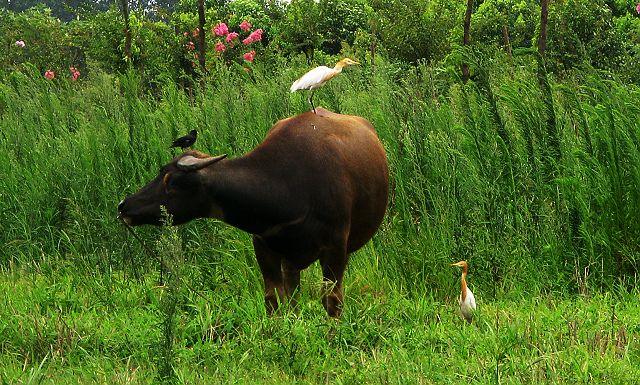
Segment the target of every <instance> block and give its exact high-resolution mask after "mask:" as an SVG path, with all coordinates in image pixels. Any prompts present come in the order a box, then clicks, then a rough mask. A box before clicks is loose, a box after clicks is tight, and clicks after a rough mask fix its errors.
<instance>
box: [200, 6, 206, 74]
mask: <svg viewBox="0 0 640 385" xmlns="http://www.w3.org/2000/svg"><path fill="white" fill-rule="evenodd" d="M204 23H205V20H204V0H198V48H199V49H200V54H199V55H198V61H199V62H200V69H201V70H202V73H206V72H207V68H206V67H205V56H204V55H205V52H206V48H207V47H206V45H205V40H204V37H205V36H204V35H205V32H204Z"/></svg>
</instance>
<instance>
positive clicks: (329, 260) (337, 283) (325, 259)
mask: <svg viewBox="0 0 640 385" xmlns="http://www.w3.org/2000/svg"><path fill="white" fill-rule="evenodd" d="M347 259H348V255H347V252H346V247H345V248H344V249H341V250H338V251H333V252H326V253H325V254H324V255H323V256H322V257H321V258H320V265H321V266H322V276H323V278H324V292H323V294H322V305H324V308H325V309H326V310H327V314H329V316H330V317H333V318H340V313H342V303H343V293H342V279H343V278H344V270H345V268H346V266H347Z"/></svg>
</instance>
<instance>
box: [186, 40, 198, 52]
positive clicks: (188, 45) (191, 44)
mask: <svg viewBox="0 0 640 385" xmlns="http://www.w3.org/2000/svg"><path fill="white" fill-rule="evenodd" d="M184 46H185V48H186V49H188V50H189V51H193V50H194V49H196V45H195V44H193V42H192V41H190V42H188V43H187V44H185V45H184Z"/></svg>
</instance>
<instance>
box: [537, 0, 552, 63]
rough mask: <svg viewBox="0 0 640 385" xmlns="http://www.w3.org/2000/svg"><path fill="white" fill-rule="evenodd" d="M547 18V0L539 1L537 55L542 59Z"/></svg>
mask: <svg viewBox="0 0 640 385" xmlns="http://www.w3.org/2000/svg"><path fill="white" fill-rule="evenodd" d="M548 17H549V0H540V37H538V53H539V54H540V56H542V57H543V58H544V50H545V49H546V48H547V19H548Z"/></svg>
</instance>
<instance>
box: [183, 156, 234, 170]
mask: <svg viewBox="0 0 640 385" xmlns="http://www.w3.org/2000/svg"><path fill="white" fill-rule="evenodd" d="M226 157H227V154H222V155H218V156H209V157H206V158H196V157H195V156H193V155H185V156H183V157H182V158H180V160H179V161H178V164H177V165H178V168H179V169H180V170H182V171H197V170H200V169H203V168H205V167H207V166H210V165H212V164H214V163H216V162H218V161H220V160H222V159H224V158H226Z"/></svg>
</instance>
